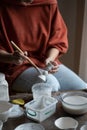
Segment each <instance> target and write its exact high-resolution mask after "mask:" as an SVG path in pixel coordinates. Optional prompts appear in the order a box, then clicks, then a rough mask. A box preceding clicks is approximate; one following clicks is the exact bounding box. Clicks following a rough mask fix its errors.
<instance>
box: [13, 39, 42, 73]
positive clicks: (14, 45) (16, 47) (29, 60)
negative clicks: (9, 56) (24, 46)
mask: <svg viewBox="0 0 87 130" xmlns="http://www.w3.org/2000/svg"><path fill="white" fill-rule="evenodd" d="M11 43H12V45H13V47H15V49H17V50H18V51H19V52H20V53H22V54H24V52H23V51H22V50H21V49H20V48H19V47H18V46H17V45H16V44H15V43H14V42H13V41H11ZM24 57H25V58H26V59H27V61H28V62H29V63H31V64H32V65H33V66H34V68H36V70H37V71H38V72H39V73H40V74H41V71H40V69H39V68H38V67H37V66H36V65H35V64H34V62H33V61H32V60H31V59H30V58H29V57H27V56H25V55H24Z"/></svg>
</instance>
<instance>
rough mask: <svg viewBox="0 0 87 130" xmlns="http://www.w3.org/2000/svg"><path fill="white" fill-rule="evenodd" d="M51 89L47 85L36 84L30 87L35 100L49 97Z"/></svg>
mask: <svg viewBox="0 0 87 130" xmlns="http://www.w3.org/2000/svg"><path fill="white" fill-rule="evenodd" d="M51 92H52V87H51V86H50V85H49V84H47V83H36V84H34V85H33V86H32V93H33V98H34V99H37V98H38V97H40V96H43V95H45V96H50V97H51Z"/></svg>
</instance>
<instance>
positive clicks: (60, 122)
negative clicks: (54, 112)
mask: <svg viewBox="0 0 87 130" xmlns="http://www.w3.org/2000/svg"><path fill="white" fill-rule="evenodd" d="M55 126H56V127H57V128H58V129H60V130H68V129H72V130H76V128H77V127H78V121H76V120H75V119H73V118H71V117H60V118H58V119H57V120H55Z"/></svg>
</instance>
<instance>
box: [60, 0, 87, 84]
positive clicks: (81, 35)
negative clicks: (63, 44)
mask: <svg viewBox="0 0 87 130" xmlns="http://www.w3.org/2000/svg"><path fill="white" fill-rule="evenodd" d="M58 6H59V9H60V12H61V15H62V17H63V19H64V21H65V23H66V25H67V28H68V40H69V50H68V52H67V53H66V54H65V55H64V56H63V57H62V58H61V61H62V63H63V64H65V65H66V66H68V67H69V68H70V69H72V70H73V71H74V72H76V73H77V74H78V75H79V76H80V77H81V78H82V79H83V80H85V81H86V82H87V67H86V66H87V61H86V60H87V58H86V57H87V36H86V35H87V0H58Z"/></svg>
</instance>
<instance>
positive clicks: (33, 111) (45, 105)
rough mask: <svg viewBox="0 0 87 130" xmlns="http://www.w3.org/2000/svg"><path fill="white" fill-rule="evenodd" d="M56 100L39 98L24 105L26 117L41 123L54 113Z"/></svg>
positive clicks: (44, 97)
mask: <svg viewBox="0 0 87 130" xmlns="http://www.w3.org/2000/svg"><path fill="white" fill-rule="evenodd" d="M57 102H58V101H57V99H55V98H53V97H48V96H47V97H46V96H41V97H40V98H38V100H32V101H30V102H28V103H27V104H25V108H26V115H27V117H29V118H31V119H33V120H36V121H38V122H41V121H43V120H45V119H46V118H48V117H50V116H51V115H52V114H53V113H55V111H56V103H57Z"/></svg>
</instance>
